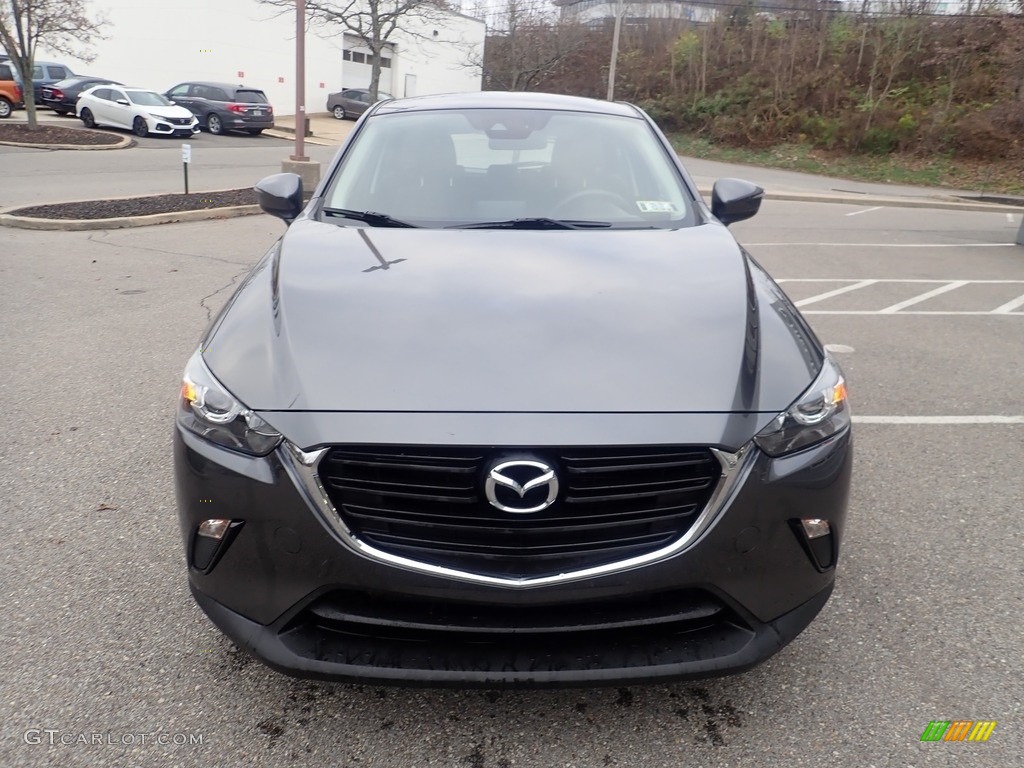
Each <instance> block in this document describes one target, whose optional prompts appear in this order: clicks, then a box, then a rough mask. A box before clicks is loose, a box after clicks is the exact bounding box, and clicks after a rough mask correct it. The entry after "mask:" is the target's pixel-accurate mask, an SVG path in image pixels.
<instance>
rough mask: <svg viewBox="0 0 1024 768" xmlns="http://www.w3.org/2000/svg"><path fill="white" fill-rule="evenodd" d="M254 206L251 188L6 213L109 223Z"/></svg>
mask: <svg viewBox="0 0 1024 768" xmlns="http://www.w3.org/2000/svg"><path fill="white" fill-rule="evenodd" d="M255 204H256V191H255V190H254V189H253V188H252V187H246V188H244V189H228V190H225V191H223V192H193V193H192V194H189V195H154V196H152V197H134V198H130V199H127V200H84V201H82V202H80V203H54V204H52V205H33V206H30V207H27V208H18V209H17V210H14V211H8V213H9V214H11V215H13V216H29V217H32V218H37V219H112V218H116V217H118V216H145V215H147V214H151V213H177V212H179V211H198V210H201V209H204V208H224V207H227V206H232V205H255Z"/></svg>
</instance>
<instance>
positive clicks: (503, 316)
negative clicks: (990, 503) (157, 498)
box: [174, 93, 852, 686]
mask: <svg viewBox="0 0 1024 768" xmlns="http://www.w3.org/2000/svg"><path fill="white" fill-rule="evenodd" d="M257 190H258V195H259V198H260V203H261V205H262V206H263V208H264V210H266V211H267V212H268V213H272V214H274V215H275V216H278V217H280V218H282V219H284V220H285V221H286V222H288V224H289V228H288V229H287V231H286V233H285V234H284V236H283V237H282V238H281V239H280V240H279V241H278V242H277V243H276V244H275V245H274V246H273V247H272V248H271V249H270V251H269V252H268V253H267V254H266V255H265V256H264V258H263V259H262V260H261V261H260V262H259V264H258V265H257V266H256V267H255V268H254V269H253V270H252V272H251V273H250V274H249V276H248V277H247V278H246V280H245V281H244V283H243V284H242V285H241V286H240V287H239V288H238V290H237V291H236V292H235V294H234V296H233V297H232V298H231V299H230V300H229V301H228V303H227V305H226V306H225V307H224V309H223V310H222V311H221V312H220V314H219V315H218V316H217V318H216V319H215V320H214V322H213V323H212V325H211V326H210V328H209V329H208V330H207V332H206V333H205V334H204V336H203V338H202V339H201V341H200V343H199V345H198V347H197V350H196V352H195V354H194V355H193V356H192V358H191V359H190V360H189V361H188V364H187V366H186V368H185V374H184V379H183V383H182V388H181V394H180V397H179V404H178V410H177V424H176V428H175V433H174V463H175V472H176V485H177V496H178V508H179V517H180V523H181V531H182V535H183V539H184V545H185V552H186V557H187V562H188V573H189V580H190V584H191V588H192V592H193V594H194V596H195V598H196V600H197V601H198V602H199V604H200V606H202V608H203V610H204V611H205V612H206V613H207V615H208V616H209V617H210V618H211V619H212V620H213V622H214V623H215V624H216V625H217V626H218V627H220V629H221V630H222V631H223V632H224V633H225V634H227V635H228V636H229V637H230V638H231V639H232V640H233V641H234V642H235V643H237V644H238V645H239V646H241V647H243V648H245V649H247V650H248V651H249V652H251V653H253V654H254V655H255V656H257V657H258V658H260V659H262V660H263V661H264V662H266V663H267V664H268V665H270V666H271V667H273V668H275V669H277V670H280V671H283V672H286V673H289V674H292V675H297V676H301V677H314V678H325V679H333V680H350V681H363V682H373V683H410V682H420V683H422V682H427V683H433V684H452V685H487V686H490V685H555V684H560V685H581V684H613V683H615V684H619V683H629V682H642V681H651V680H656V679H687V678H698V677H706V676H713V675H722V674H727V673H732V672H739V671H742V670H745V669H748V668H750V667H752V666H754V665H756V664H758V663H759V662H761V661H764V660H765V659H767V658H768V657H769V656H771V655H772V654H774V653H775V652H776V651H778V650H779V649H780V648H782V647H783V646H784V645H786V644H787V643H788V642H790V641H791V640H792V639H793V638H794V637H796V636H797V635H798V634H799V633H800V632H801V631H802V630H803V629H804V627H806V626H807V624H808V623H809V622H810V621H811V620H812V619H813V618H814V617H815V615H817V613H818V612H819V611H820V610H821V608H822V606H823V605H824V604H825V602H826V601H827V600H828V597H829V594H830V593H831V591H832V587H833V583H834V579H835V572H836V566H837V563H838V560H839V555H840V550H841V543H842V540H843V530H844V521H845V517H846V504H847V494H848V489H849V484H850V473H851V464H852V442H851V433H850V410H849V407H848V404H847V398H846V385H845V382H844V380H843V374H842V373H841V371H840V370H839V367H838V366H837V365H836V363H835V362H834V361H832V360H831V359H830V358H829V357H828V355H827V354H826V353H825V351H824V350H823V348H822V345H821V344H820V343H819V341H818V339H817V338H816V337H815V335H814V333H813V332H812V331H811V329H810V328H809V327H808V325H807V323H806V322H805V321H804V319H803V318H802V317H801V316H800V313H799V312H798V311H797V310H796V308H795V307H794V306H793V304H792V303H791V302H790V300H789V299H788V298H787V297H786V295H785V294H784V293H783V292H782V291H781V290H780V289H779V287H778V286H777V285H776V284H775V283H774V282H773V281H772V279H771V277H769V275H768V274H767V273H766V272H765V271H764V270H763V269H762V268H761V267H760V266H759V265H758V264H757V262H756V261H754V259H753V258H752V257H751V256H750V255H749V254H748V253H746V252H745V251H744V250H743V249H742V248H741V247H740V246H739V245H738V244H737V243H736V241H735V240H734V239H733V237H732V235H731V234H730V233H729V230H728V229H726V226H727V225H729V224H730V223H732V222H735V221H739V220H741V219H745V218H748V217H750V216H752V215H754V213H756V211H757V210H758V206H759V204H760V200H761V196H762V190H761V189H760V188H758V187H756V186H754V185H753V184H750V183H748V182H744V181H739V180H734V179H728V180H721V181H719V182H718V183H717V184H716V185H715V189H714V194H713V196H712V203H711V207H710V209H709V208H708V207H707V206H705V204H704V202H703V201H702V199H701V197H700V196H699V194H698V193H697V191H696V188H695V186H694V184H693V182H692V180H691V179H690V178H689V176H688V175H687V173H686V172H685V170H684V169H683V167H682V166H681V165H680V163H679V160H678V158H677V157H676V155H675V153H674V152H673V151H672V148H671V146H670V145H669V143H668V142H667V141H666V139H665V137H664V136H663V135H662V134H661V132H660V131H659V130H658V129H657V127H656V126H655V125H654V123H653V122H652V121H651V120H650V119H649V118H648V117H647V115H645V114H644V113H643V112H642V111H640V110H639V109H637V108H635V107H632V106H629V105H626V104H613V103H607V102H599V101H591V100H586V99H579V98H570V97H563V96H550V95H542V94H522V93H521V94H505V93H478V94H469V95H466V94H462V95H449V96H430V97H423V98H410V99H402V100H398V101H388V102H382V103H380V104H377V105H375V106H374V107H373V108H371V110H370V111H369V113H368V114H367V115H366V117H364V118H363V120H362V122H361V123H360V124H359V125H358V127H357V128H356V130H355V131H354V132H353V134H352V135H351V136H350V137H349V139H348V142H347V143H346V144H345V146H344V147H343V148H342V149H341V151H340V152H339V154H338V156H337V157H336V158H335V160H334V162H333V163H332V165H331V167H330V168H329V169H328V171H327V173H326V175H325V177H324V180H323V182H322V183H321V184H320V186H319V187H318V188H317V190H316V191H315V193H314V194H313V197H312V199H311V200H310V201H309V202H308V204H306V205H305V207H303V195H302V184H301V181H300V180H299V178H298V177H297V176H294V175H290V174H279V175H276V176H273V177H269V178H268V179H264V180H263V181H262V182H260V184H259V185H257Z"/></svg>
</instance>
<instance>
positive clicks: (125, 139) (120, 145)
mask: <svg viewBox="0 0 1024 768" xmlns="http://www.w3.org/2000/svg"><path fill="white" fill-rule="evenodd" d="M70 130H76V131H84V130H88V129H87V128H75V129H70ZM101 135H103V136H111V135H112V134H109V133H104V134H101ZM0 144H3V145H4V146H7V147H25V148H27V149H79V150H95V149H127V148H128V147H130V146H133V145H134V144H135V140H134V139H133V138H131V137H130V136H119V137H118V140H117V143H115V144H28V143H25V142H22V141H0Z"/></svg>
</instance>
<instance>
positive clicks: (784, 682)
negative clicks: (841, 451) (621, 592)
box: [0, 201, 1024, 768]
mask: <svg viewBox="0 0 1024 768" xmlns="http://www.w3.org/2000/svg"><path fill="white" fill-rule="evenodd" d="M854 214H856V215H854ZM1018 223H1019V222H1018V221H1017V220H1016V219H1015V218H1014V217H1013V216H1012V215H1011V216H1010V218H1009V219H1007V217H1006V215H1005V214H1004V213H958V212H953V213H951V212H949V211H933V210H927V209H890V208H881V209H876V210H872V211H868V210H867V209H866V207H862V208H858V207H857V206H852V205H849V206H843V205H826V204H820V203H819V204H810V203H792V202H775V201H768V202H767V203H766V204H765V206H764V209H763V211H762V213H761V214H759V216H758V217H756V218H754V219H752V220H750V221H748V222H743V223H741V224H737V225H735V227H734V231H735V232H736V234H737V236H738V237H739V238H740V240H741V242H743V243H744V244H746V245H747V247H748V248H749V250H750V251H751V252H752V253H753V254H754V256H755V257H756V258H757V259H758V260H759V261H760V262H761V263H762V264H764V265H765V266H766V267H767V268H768V269H769V270H770V271H771V272H772V273H773V274H774V275H775V277H776V278H778V279H780V280H782V281H783V282H782V285H783V287H784V288H785V289H786V290H787V291H789V292H790V293H791V295H792V296H793V297H794V299H796V300H798V301H808V300H810V299H815V300H814V301H810V303H808V304H806V305H805V306H804V308H803V309H804V310H805V311H807V312H808V319H809V320H810V322H811V323H812V325H813V326H814V327H815V329H816V330H817V332H818V333H819V335H820V336H821V337H822V340H823V341H824V342H825V343H827V344H830V345H833V348H834V349H835V350H836V352H835V354H836V356H837V358H838V359H840V361H841V362H842V364H843V365H844V367H845V369H846V371H847V374H848V377H849V379H850V385H851V393H852V395H851V396H852V402H853V406H854V413H855V415H856V416H857V417H858V419H860V420H861V423H859V424H858V425H857V427H856V430H857V432H856V444H857V449H856V450H857V459H856V467H855V478H854V487H853V495H852V499H851V509H850V522H849V529H848V535H847V539H846V541H845V544H844V552H843V556H842V561H841V569H840V572H839V576H838V585H837V589H836V592H835V593H834V595H833V598H832V600H831V601H830V602H829V604H828V605H827V606H826V608H825V610H824V611H823V613H822V614H821V615H820V616H819V618H818V619H817V620H816V621H815V622H814V623H813V624H812V625H811V627H810V628H809V629H808V630H807V631H806V632H805V633H804V634H802V635H801V636H800V637H799V638H797V640H796V641H795V642H794V643H792V644H791V645H790V646H789V647H787V648H786V649H784V650H783V651H782V652H780V653H779V654H778V655H777V656H776V657H774V658H773V659H771V660H770V661H768V662H767V663H766V664H764V665H762V666H761V667H759V668H757V669H755V670H753V671H751V672H749V673H747V674H744V675H741V676H737V677H732V678H726V679H720V680H709V681H704V682H699V683H687V684H671V685H657V686H651V687H635V688H621V689H588V690H561V691H457V690H456V691H446V690H432V689H413V690H408V689H385V688H373V687H365V686H349V685H328V684H320V683H311V682H304V681H297V680H292V679H289V678H286V677H282V676H280V675H278V674H277V673H274V672H272V671H270V670H268V669H266V668H265V667H263V666H262V665H261V664H259V663H256V662H253V661H251V660H250V659H249V658H248V657H246V656H245V655H244V654H241V653H239V652H237V651H236V650H235V649H233V648H232V646H231V644H230V643H229V642H227V641H226V640H225V639H224V638H223V637H222V636H221V635H220V634H219V633H218V632H217V630H216V629H215V628H214V627H213V626H212V625H211V624H210V623H209V622H208V621H207V620H206V618H205V617H204V616H203V615H202V614H201V612H200V611H199V609H198V608H197V607H196V606H195V605H194V604H193V602H192V599H191V597H190V596H189V594H188V590H187V582H186V574H185V566H184V558H183V553H182V548H181V544H180V539H179V533H178V530H177V522H176V515H175V509H174V497H173V485H172V479H171V470H170V433H171V427H172V422H173V409H174V401H175V396H176V393H177V388H178V385H179V377H180V373H181V368H182V366H183V364H184V362H185V360H186V358H187V357H188V355H189V354H190V352H191V351H192V350H193V349H194V347H195V344H196V342H197V339H198V338H199V335H200V333H201V332H202V330H203V328H204V327H205V325H206V324H207V322H208V321H209V318H210V317H211V315H212V314H213V313H215V312H216V311H217V309H218V308H219V307H220V306H221V304H222V303H223V301H224V300H225V299H226V298H227V297H228V296H229V295H230V292H231V290H232V289H233V286H234V285H236V284H237V282H238V280H240V279H241V278H242V277H243V276H244V274H245V273H246V272H247V270H248V269H249V267H250V266H251V265H252V264H253V263H254V262H255V261H256V260H257V259H258V258H259V257H260V256H261V255H262V254H263V253H264V252H265V251H266V249H267V248H268V247H269V246H270V245H271V244H272V243H273V242H274V240H275V239H276V238H277V237H278V236H279V234H280V233H281V232H282V230H283V226H282V225H281V224H280V222H278V221H277V220H275V219H271V218H270V217H263V216H257V217H248V218H245V219H234V220H228V221H219V222H217V221H211V222H200V223H191V224H176V225H168V226H163V227H150V228H145V229H139V230H120V231H111V232H92V233H89V232H31V231H23V230H6V231H4V232H3V238H4V247H3V248H2V249H0V306H2V307H3V313H2V323H3V326H2V337H3V339H4V344H3V347H2V349H3V358H2V360H3V364H4V369H5V373H6V375H5V382H4V387H3V391H4V395H5V398H4V399H5V401H6V406H7V407H6V409H5V411H6V414H5V415H6V420H5V421H6V424H7V425H8V430H7V435H6V439H5V440H4V442H3V447H2V448H0V498H2V499H3V505H2V506H3V508H4V512H3V514H2V515H0V535H2V538H3V541H4V542H6V545H7V546H6V547H5V552H4V556H3V558H2V559H0V585H2V588H3V595H4V600H5V605H6V608H7V614H6V616H5V621H4V622H3V626H2V630H0V632H2V641H3V647H4V653H3V655H2V656H0V702H2V709H0V713H2V714H3V731H2V740H0V765H3V766H40V765H54V766H62V767H63V766H97V765H145V766H148V765H154V766H162V765H168V766H170V765H180V766H207V765H246V766H262V765H267V766H281V765H328V764H330V765H338V766H355V765H369V766H395V767H396V768H398V767H401V768H406V767H408V766H428V765H434V766H474V767H475V768H491V767H495V768H497V767H499V766H500V767H503V768H509V767H511V766H538V767H539V768H547V767H548V766H605V765H619V766H651V767H655V766H665V767H666V768H667V767H669V766H671V767H672V768H676V767H677V766H745V765H757V766H814V767H817V766H823V765H828V766H840V767H847V766H848V767H849V768H867V767H869V766H875V768H882V767H883V766H893V767H896V766H900V767H909V766H915V767H917V766H945V765H954V764H956V765H958V766H963V765H966V766H1011V765H1016V764H1019V759H1020V758H1019V756H1020V755H1021V754H1024V662H1022V656H1024V654H1022V651H1024V632H1022V631H1021V629H1022V620H1021V615H1022V610H1024V605H1022V602H1024V600H1022V595H1024V569H1022V568H1021V567H1020V544H1019V540H1020V539H1019V534H1018V531H1019V526H1020V514H1021V508H1022V506H1024V478H1022V473H1021V471H1020V467H1021V466H1024V439H1022V438H1024V424H1021V423H1019V421H1018V423H1013V422H1012V419H1014V418H1016V419H1018V420H1021V421H1024V399H1022V395H1021V387H1020V382H1021V381H1022V380H1024V379H1022V376H1021V357H1022V355H1021V351H1022V345H1021V338H1022V333H1024V306H1016V307H1012V306H1011V307H1010V309H1008V310H1006V311H1003V312H994V311H993V310H997V309H999V308H1001V307H1006V306H1007V305H1010V304H1012V303H1013V301H1014V299H1015V298H1017V297H1020V296H1022V295H1024V287H1021V285H1022V283H1024V247H1019V246H1010V245H1009V243H1012V241H1013V237H1012V234H1013V232H1015V231H1016V227H1017V225H1018ZM894 280H906V281H935V282H927V283H924V282H904V283H893V282H887V281H894ZM811 281H820V282H811ZM872 281H874V282H872ZM978 281H999V282H978ZM954 284H955V287H953V288H948V289H946V290H945V291H943V292H940V293H935V294H934V295H933V296H932V297H930V298H923V299H922V298H921V297H922V296H923V295H924V294H926V293H929V292H932V291H934V290H935V289H936V288H941V287H944V286H949V285H954ZM850 286H857V287H854V288H850ZM1018 288H1019V290H1018ZM839 289H847V290H843V291H842V292H839V293H833V294H832V295H831V296H827V297H825V298H821V297H822V296H823V295H824V294H829V293H830V292H835V291H837V290H839ZM1014 291H1016V293H1014ZM914 299H917V301H916V302H913V301H912V300H914ZM908 301H912V303H910V304H907V303H906V302H908ZM898 305H904V306H903V308H899V307H898ZM893 307H897V309H895V310H894V309H893ZM931 308H935V309H934V311H935V312H941V313H942V314H914V313H915V312H929V311H933V310H932V309H931ZM885 310H889V311H885ZM812 312H820V313H823V314H811V313H812ZM984 417H1008V418H1009V419H1011V421H1010V423H988V422H986V420H985V418H984ZM958 418H959V419H960V420H959V421H958ZM929 419H930V420H931V421H929ZM902 420H906V423H904V421H902ZM933 720H993V721H996V722H997V726H996V727H995V729H994V731H993V733H992V735H991V737H990V738H989V740H988V741H987V742H985V743H966V742H965V743H941V742H940V743H922V742H921V741H920V737H921V734H922V732H923V731H924V729H925V728H926V726H927V725H928V723H929V722H930V721H933ZM161 740H163V741H165V742H169V743H166V744H162V743H159V742H160V741H161ZM182 740H184V741H185V742H186V743H183V744H182V743H175V742H180V741H182ZM196 741H201V743H195V742H196ZM51 742H53V743H51ZM64 742H69V743H64ZM83 742H86V743H83ZM97 742H98V743H97ZM111 742H112V743H111ZM188 742H191V743H188ZM1015 755H1016V756H1017V757H1014V756H1015Z"/></svg>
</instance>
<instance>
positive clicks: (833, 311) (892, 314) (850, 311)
mask: <svg viewBox="0 0 1024 768" xmlns="http://www.w3.org/2000/svg"><path fill="white" fill-rule="evenodd" d="M800 314H802V315H879V316H880V317H903V316H904V315H906V316H907V317H911V316H915V315H932V316H935V317H943V316H946V315H958V316H961V317H962V316H965V315H966V316H984V317H1024V312H998V313H997V312H995V311H993V310H991V309H989V310H985V311H983V312H978V311H974V310H969V311H968V310H965V311H957V310H941V311H940V310H926V309H912V310H910V311H909V312H906V311H904V312H890V313H888V314H884V315H883V313H882V312H881V311H880V310H877V309H808V310H803V311H801V312H800Z"/></svg>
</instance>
